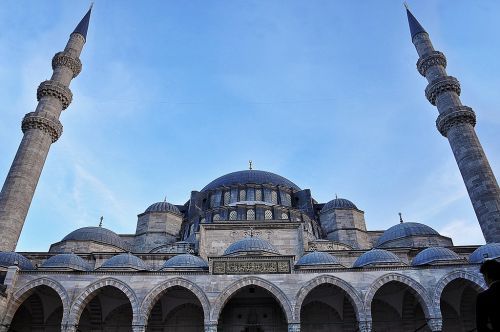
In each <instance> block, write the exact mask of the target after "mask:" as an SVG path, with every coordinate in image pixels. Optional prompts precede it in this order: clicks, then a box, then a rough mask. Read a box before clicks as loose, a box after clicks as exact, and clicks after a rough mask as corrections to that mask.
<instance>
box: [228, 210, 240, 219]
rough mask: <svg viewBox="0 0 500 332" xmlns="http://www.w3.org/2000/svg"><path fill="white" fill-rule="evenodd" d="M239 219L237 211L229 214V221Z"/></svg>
mask: <svg viewBox="0 0 500 332" xmlns="http://www.w3.org/2000/svg"><path fill="white" fill-rule="evenodd" d="M237 217H238V213H237V212H236V211H231V212H230V213H229V220H236V218H237Z"/></svg>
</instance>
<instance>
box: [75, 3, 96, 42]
mask: <svg viewBox="0 0 500 332" xmlns="http://www.w3.org/2000/svg"><path fill="white" fill-rule="evenodd" d="M91 12H92V5H91V6H90V8H89V10H88V11H87V14H85V16H84V17H83V18H82V20H81V21H80V23H78V25H77V26H76V28H75V30H74V31H73V33H79V34H80V35H82V36H83V38H85V40H87V30H88V29H89V21H90V13H91Z"/></svg>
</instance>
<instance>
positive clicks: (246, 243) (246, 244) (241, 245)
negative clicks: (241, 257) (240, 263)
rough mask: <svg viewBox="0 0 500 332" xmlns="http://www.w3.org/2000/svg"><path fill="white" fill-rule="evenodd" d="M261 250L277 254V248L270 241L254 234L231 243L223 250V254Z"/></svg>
mask: <svg viewBox="0 0 500 332" xmlns="http://www.w3.org/2000/svg"><path fill="white" fill-rule="evenodd" d="M262 252H265V253H271V254H275V255H279V252H278V250H277V249H276V248H275V247H274V246H273V245H272V244H271V243H269V242H267V241H266V240H263V239H261V238H258V237H255V236H253V237H245V238H243V239H241V240H239V241H236V242H234V243H232V244H231V245H229V247H227V249H226V250H225V251H224V255H234V254H239V253H241V254H243V253H255V254H259V253H262Z"/></svg>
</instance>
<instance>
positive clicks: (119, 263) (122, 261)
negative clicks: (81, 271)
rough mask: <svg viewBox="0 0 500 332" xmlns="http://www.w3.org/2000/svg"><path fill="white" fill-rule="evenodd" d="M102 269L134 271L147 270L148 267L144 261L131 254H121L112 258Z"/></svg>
mask: <svg viewBox="0 0 500 332" xmlns="http://www.w3.org/2000/svg"><path fill="white" fill-rule="evenodd" d="M100 268H101V269H123V268H126V269H134V270H140V271H143V270H147V269H148V267H147V265H146V263H144V261H143V260H142V259H140V258H139V257H137V256H134V255H132V254H131V253H124V254H119V255H116V256H113V257H111V258H110V259H108V260H107V261H105V262H104V264H102V265H101V267H100Z"/></svg>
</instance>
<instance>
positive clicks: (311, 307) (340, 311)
mask: <svg viewBox="0 0 500 332" xmlns="http://www.w3.org/2000/svg"><path fill="white" fill-rule="evenodd" d="M357 325H358V324H357V319H356V309H355V308H354V306H353V305H352V299H351V298H350V297H349V295H348V294H347V293H346V292H345V291H344V290H343V289H341V288H340V287H337V286H335V285H332V284H322V285H319V286H317V287H315V288H314V289H313V290H311V291H310V292H309V293H308V294H307V296H306V297H305V299H304V300H303V302H302V306H301V309H300V331H302V332H313V331H318V332H322V331H325V332H327V331H332V332H337V331H338V332H354V331H356V330H357V329H358V326H357Z"/></svg>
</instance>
